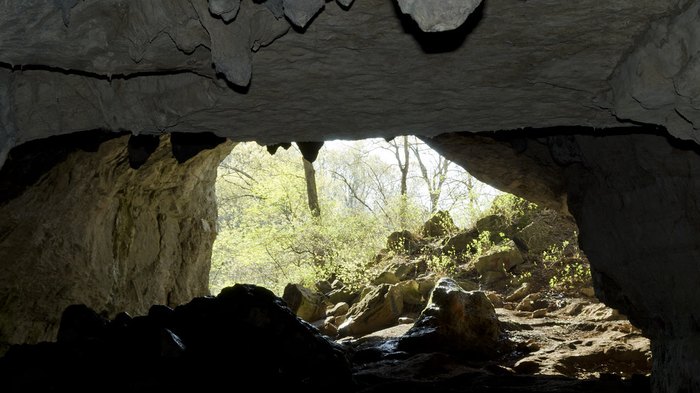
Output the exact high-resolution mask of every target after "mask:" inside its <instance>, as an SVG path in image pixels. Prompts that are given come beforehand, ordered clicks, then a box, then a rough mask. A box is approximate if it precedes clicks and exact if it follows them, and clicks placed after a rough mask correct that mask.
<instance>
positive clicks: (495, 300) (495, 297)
mask: <svg viewBox="0 0 700 393" xmlns="http://www.w3.org/2000/svg"><path fill="white" fill-rule="evenodd" d="M486 297H487V298H489V300H490V301H491V304H493V306H494V307H495V308H501V307H503V298H502V297H501V295H499V294H498V293H497V292H488V293H487V294H486Z"/></svg>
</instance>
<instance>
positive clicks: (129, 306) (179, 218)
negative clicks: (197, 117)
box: [0, 136, 231, 351]
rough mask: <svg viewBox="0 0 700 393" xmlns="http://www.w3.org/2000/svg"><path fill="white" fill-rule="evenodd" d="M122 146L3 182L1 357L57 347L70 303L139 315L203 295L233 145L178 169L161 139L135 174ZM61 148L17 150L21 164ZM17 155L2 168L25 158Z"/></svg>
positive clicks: (113, 142)
mask: <svg viewBox="0 0 700 393" xmlns="http://www.w3.org/2000/svg"><path fill="white" fill-rule="evenodd" d="M127 139H128V137H127V136H121V137H118V138H115V139H110V140H108V141H106V142H103V143H102V144H100V145H99V146H98V147H96V151H95V152H89V151H83V150H77V151H74V152H71V153H67V154H66V156H65V157H62V158H60V159H63V161H61V162H59V163H57V164H55V165H54V166H53V167H49V168H46V171H45V172H44V173H43V174H42V175H41V176H38V175H37V176H36V177H37V181H36V182H35V183H34V184H31V185H28V187H27V188H25V189H23V190H22V189H14V190H13V189H11V188H10V187H8V186H7V184H8V183H3V187H2V191H3V193H2V195H3V196H11V197H8V198H4V199H3V198H0V217H2V219H0V351H2V346H4V345H6V344H8V343H22V342H36V341H40V340H52V339H55V333H56V329H57V328H58V321H59V317H60V315H61V312H62V311H63V309H64V308H65V307H66V306H68V305H69V304H73V303H84V304H86V305H88V306H89V307H92V308H94V309H95V310H98V311H104V312H105V313H106V314H109V315H112V314H113V313H115V312H118V311H121V310H125V311H128V312H131V313H145V312H146V311H147V310H148V308H149V307H150V306H151V305H152V304H154V303H159V304H168V305H177V304H180V303H182V302H186V301H189V300H190V299H191V298H192V297H193V296H198V295H204V294H207V293H208V288H207V283H208V274H209V267H210V256H211V246H212V242H213V240H214V238H215V236H216V217H217V211H216V200H215V196H214V182H215V179H216V168H217V166H218V164H219V162H220V161H221V159H223V157H224V156H225V154H227V152H228V151H230V149H231V145H230V143H226V144H224V145H221V146H220V147H217V148H215V149H213V150H208V151H204V152H202V153H200V154H199V155H197V156H196V157H194V158H192V159H190V160H188V161H187V162H185V163H183V164H178V163H177V162H176V160H175V158H173V156H172V153H171V146H170V141H169V137H167V136H164V137H161V140H160V146H159V147H158V148H157V149H156V150H155V152H154V153H153V154H152V155H151V157H150V158H149V159H148V161H146V163H145V164H143V165H142V166H141V168H140V169H138V170H135V169H132V168H131V167H130V166H129V159H128V153H127ZM60 145H61V144H60V143H59V142H58V141H50V143H49V144H48V146H44V150H40V151H34V152H32V153H29V152H25V154H27V155H28V156H29V159H28V162H26V163H20V164H21V165H20V166H21V167H23V166H24V165H25V164H26V165H27V166H29V165H31V162H32V161H34V162H39V161H40V160H39V158H41V157H48V156H51V153H50V151H51V149H56V150H59V146H60ZM47 149H48V150H47ZM15 153H16V152H15V151H13V152H11V153H10V157H11V158H10V159H9V161H8V164H7V165H6V168H5V172H7V171H8V170H9V169H10V167H13V165H11V163H10V162H11V161H13V160H16V161H21V159H22V158H23V157H14V158H13V157H12V156H13V154H15ZM15 155H17V154H15ZM32 159H33V160H32ZM60 159H59V161H60ZM20 169H21V168H20ZM4 175H6V173H5V174H4ZM24 177H25V178H26V176H24ZM13 184H17V182H14V183H13ZM9 191H12V192H13V195H9V194H8V192H9Z"/></svg>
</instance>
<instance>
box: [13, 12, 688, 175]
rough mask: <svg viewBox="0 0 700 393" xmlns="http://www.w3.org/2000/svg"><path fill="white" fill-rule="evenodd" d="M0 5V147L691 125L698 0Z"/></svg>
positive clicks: (675, 129)
mask: <svg viewBox="0 0 700 393" xmlns="http://www.w3.org/2000/svg"><path fill="white" fill-rule="evenodd" d="M0 7H1V8H2V9H3V12H1V13H0V87H1V88H0V164H1V163H2V162H3V161H4V158H5V156H6V154H7V152H8V151H9V149H11V148H12V147H13V146H15V145H18V144H20V143H23V142H26V141H29V140H34V139H39V138H44V137H47V136H51V135H58V134H66V133H72V132H77V131H85V130H93V129H106V130H112V131H124V130H126V131H131V132H133V133H137V134H157V133H162V132H212V133H215V134H217V135H219V136H226V137H229V138H231V139H234V140H239V141H243V140H257V141H259V142H261V143H277V142H288V141H318V140H329V139H336V138H345V139H360V138H366V137H376V136H384V137H389V136H394V135H401V134H416V135H423V136H433V135H438V134H442V133H448V132H458V131H471V132H479V131H497V130H517V129H521V128H524V127H535V128H538V127H553V126H586V127H594V128H596V129H603V128H608V127H618V126H621V125H635V124H641V123H646V124H656V125H660V126H663V127H666V128H667V129H668V131H669V132H670V133H671V134H672V135H674V136H676V137H678V138H681V139H691V140H695V141H700V137H698V132H697V129H696V128H697V127H700V29H698V28H697V26H698V22H699V21H698V19H700V16H699V12H698V11H700V1H694V0H613V1H605V2H602V1H599V0H580V1H559V0H484V1H475V0H463V1H451V0H450V1H425V2H418V1H411V0H398V1H396V2H393V1H388V0H357V1H354V2H353V1H348V0H344V1H341V0H338V2H325V1H323V0H299V1H292V0H267V1H252V0H241V1H238V0H210V1H209V2H207V1H206V0H167V1H166V0H141V1H118V0H105V1H99V2H93V1H78V0H57V1H51V2H49V1H24V0H22V1H20V0H14V1H13V0H4V1H0ZM423 30H425V31H423ZM601 132H604V131H601Z"/></svg>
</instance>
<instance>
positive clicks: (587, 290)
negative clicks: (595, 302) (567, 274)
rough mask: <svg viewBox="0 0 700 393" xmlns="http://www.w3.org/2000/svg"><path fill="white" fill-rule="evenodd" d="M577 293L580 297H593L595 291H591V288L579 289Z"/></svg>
mask: <svg viewBox="0 0 700 393" xmlns="http://www.w3.org/2000/svg"><path fill="white" fill-rule="evenodd" d="M579 292H580V293H581V295H583V296H587V297H595V289H593V287H585V288H581V290H580V291H579Z"/></svg>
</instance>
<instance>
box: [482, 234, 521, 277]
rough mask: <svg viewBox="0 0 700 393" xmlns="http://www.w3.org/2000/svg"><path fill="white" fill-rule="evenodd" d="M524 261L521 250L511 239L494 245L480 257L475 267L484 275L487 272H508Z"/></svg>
mask: <svg viewBox="0 0 700 393" xmlns="http://www.w3.org/2000/svg"><path fill="white" fill-rule="evenodd" d="M523 261H524V260H523V256H522V254H521V253H520V250H518V248H517V247H516V246H515V243H514V242H513V241H512V240H511V241H508V242H505V243H504V244H501V245H498V246H496V247H493V248H492V249H491V250H489V251H488V252H486V254H484V255H482V256H481V257H479V259H478V260H477V261H476V262H475V264H474V267H475V268H476V271H477V272H479V274H482V275H483V274H484V273H486V272H506V271H508V270H510V269H512V268H513V267H514V266H516V265H519V264H521V263H523Z"/></svg>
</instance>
